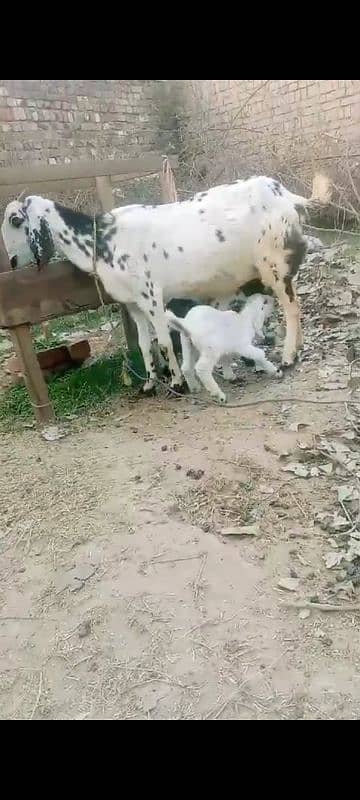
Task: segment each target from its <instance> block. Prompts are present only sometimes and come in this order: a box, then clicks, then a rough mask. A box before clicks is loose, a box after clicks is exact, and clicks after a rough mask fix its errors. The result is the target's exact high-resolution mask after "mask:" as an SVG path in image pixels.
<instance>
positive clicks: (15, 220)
mask: <svg viewBox="0 0 360 800" xmlns="http://www.w3.org/2000/svg"><path fill="white" fill-rule="evenodd" d="M9 222H10V225H12V226H13V228H20V225H22V224H23V222H24V217H23V216H20V215H19V214H11V215H10V217H9Z"/></svg>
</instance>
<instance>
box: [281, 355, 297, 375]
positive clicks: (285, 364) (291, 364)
mask: <svg viewBox="0 0 360 800" xmlns="http://www.w3.org/2000/svg"><path fill="white" fill-rule="evenodd" d="M296 361H297V356H296V358H294V360H293V361H283V362H282V364H281V369H282V370H283V371H284V372H286V371H287V372H289V370H291V369H294V367H295V363H296Z"/></svg>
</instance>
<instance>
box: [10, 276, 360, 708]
mask: <svg viewBox="0 0 360 800" xmlns="http://www.w3.org/2000/svg"><path fill="white" fill-rule="evenodd" d="M335 273H336V274H335ZM358 278H359V274H358V272H357V273H356V274H354V272H351V274H348V273H347V272H346V271H345V269H344V268H343V269H342V270H337V269H334V270H333V271H332V275H331V278H329V277H328V276H327V275H326V274H325V273H323V267H322V265H320V266H314V265H313V267H312V272H311V274H310V277H309V273H305V275H304V280H303V281H302V285H303V287H305V288H304V297H303V300H304V305H305V312H306V314H308V315H309V316H310V317H311V318H312V319H314V320H315V322H314V323H313V324H314V327H313V328H311V327H310V326H308V328H307V344H308V347H307V350H306V351H305V357H306V359H307V360H305V361H304V362H303V363H302V364H301V365H300V366H298V367H297V369H296V371H295V372H294V373H293V374H292V375H290V374H289V375H287V376H286V378H285V379H284V380H283V381H282V382H281V383H277V382H276V383H275V382H272V381H270V380H268V379H266V378H265V377H261V378H259V377H258V378H256V380H255V378H254V376H253V374H252V372H251V371H250V370H247V371H246V372H244V373H243V374H244V375H245V376H246V384H245V386H244V387H232V389H231V396H232V398H233V399H243V400H255V399H258V398H259V397H264V396H271V397H273V398H275V397H282V398H284V399H283V402H282V403H277V404H268V405H257V406H252V407H248V408H244V409H239V408H219V407H215V406H211V407H204V406H199V405H194V404H193V403H192V402H191V400H189V399H182V400H179V401H168V400H165V399H164V398H157V399H155V398H154V399H151V400H142V401H139V402H137V403H129V402H127V401H125V400H118V401H117V402H115V403H114V405H113V411H112V413H111V414H110V415H106V416H105V415H101V414H99V416H98V418H97V421H96V422H92V423H90V425H89V426H86V425H85V424H84V423H81V422H79V423H76V424H75V423H74V426H73V428H72V430H71V431H70V433H69V435H68V436H67V437H66V438H65V439H62V440H60V441H58V442H56V443H53V444H48V443H46V442H44V441H42V440H40V438H38V436H37V434H36V433H35V432H34V430H24V431H23V432H21V433H8V434H5V435H3V436H2V441H1V451H0V461H1V474H2V478H1V489H0V495H1V497H0V507H1V508H2V509H3V524H2V526H1V531H0V533H1V539H0V547H1V551H0V552H1V561H0V564H1V566H0V574H1V591H0V672H1V677H0V713H1V717H2V718H6V719H9V718H10V719H80V720H82V719H353V718H359V715H360V629H359V613H358V612H357V611H356V609H354V610H353V611H350V612H348V611H347V612H344V613H341V612H333V613H331V612H330V613H324V612H320V611H315V610H311V611H310V612H308V610H307V609H299V608H292V607H288V604H289V603H296V602H298V601H300V600H305V601H308V600H311V599H312V600H319V601H320V602H330V603H332V604H336V603H339V604H340V605H341V604H344V603H346V604H351V603H354V604H356V601H357V595H358V593H359V590H358V586H357V583H358V581H357V579H355V578H356V570H357V563H358V561H357V560H356V559H355V560H354V561H353V562H352V563H349V562H348V561H346V559H345V560H344V559H341V558H339V562H340V563H339V564H338V565H335V566H334V567H333V568H332V569H327V568H326V566H325V563H324V556H325V555H326V554H327V553H328V552H329V551H332V552H335V553H336V552H337V551H339V547H340V549H341V548H343V549H344V551H345V550H346V547H347V544H346V541H348V540H349V537H347V539H346V537H345V538H344V534H343V533H340V534H339V532H338V531H335V532H333V533H332V534H331V533H329V531H328V530H324V529H323V528H321V527H320V526H319V525H318V524H317V522H315V515H316V514H317V513H318V512H320V513H321V512H324V511H328V510H330V511H332V510H336V509H337V508H338V504H337V489H338V487H339V485H341V486H342V485H347V484H348V483H349V475H350V478H351V482H352V484H354V487H355V491H356V487H357V484H358V475H357V473H356V469H357V467H356V468H355V467H354V461H355V460H356V451H358V449H359V448H358V444H357V442H358V438H357V436H358V429H357V423H356V419H355V417H356V408H355V406H354V405H350V406H349V405H347V406H346V405H345V403H344V402H341V403H339V404H337V405H336V404H329V405H325V404H302V403H299V402H298V403H294V402H288V401H287V399H286V398H290V397H301V398H306V397H312V398H314V397H317V398H322V399H328V400H335V399H338V398H347V399H348V398H349V396H350V395H349V391H350V390H349V388H348V378H349V364H348V361H347V360H346V359H347V354H348V351H349V347H350V346H353V343H354V341H355V345H356V341H357V340H356V336H355V332H354V331H355V328H353V329H351V330H350V328H349V327H348V325H350V323H351V320H352V321H353V323H354V318H355V321H356V319H357V315H356V313H355V314H352V315H351V313H350V312H349V313H348V316H346V314H344V315H341V314H339V313H338V311H339V307H340V300H339V297H341V292H343V291H344V290H348V287H349V283H348V281H350V287H351V291H352V296H351V298H350V307H351V308H355V307H356V303H357V299H358V294H359V291H358V283H359V281H358ZM306 281H307V283H306ZM344 284H346V286H345V288H344ZM335 285H336V286H335ZM334 287H335V288H336V292H338V295H337V300H336V311H335V310H334V311H333V316H334V319H333V320H332V321H331V319H330V321H329V320H328V309H329V304H330V300H331V297H334V295H333V291H335V289H334ZM320 297H322V299H323V304H322V308H323V310H322V311H321V312H320V304H319V298H320ZM345 300H346V298H345ZM347 300H349V298H347ZM325 301H326V303H325ZM348 305H349V304H348ZM348 305H347V306H346V304H345V303H343V306H342V308H343V309H344V308H345V309H346V308H348ZM351 308H350V310H351ZM314 309H316V310H314ZM316 314H318V315H319V319H318V320H316V319H315V317H316ZM336 316H337V317H338V318H337V321H336V319H335V317H336ZM349 320H350V322H349ZM356 324H357V323H356ZM316 337H317V338H316ZM329 337H332V338H329ZM359 355H360V353H359ZM355 356H356V349H355V353H353V354H352V357H353V358H354V357H355ZM348 360H349V359H348ZM324 369H325V372H324ZM326 382H328V383H327V385H326ZM353 388H354V387H353ZM355 389H356V387H355ZM352 399H353V400H354V395H352ZM355 399H356V398H355ZM296 423H306V427H304V428H302V426H300V428H299V430H298V431H297V430H294V428H296V427H297V425H296ZM344 431H345V432H346V433H347V435H348V436H350V439H348V440H347V439H345V441H347V445H345V452H347V451H346V448H347V446H348V447H349V452H350V451H351V457H352V459H353V461H352V462H351V463H352V467H351V469H350V467H349V466H346V467H344V466H340V465H339V462H338V461H337V460H336V459H337V453H338V451H335V456H334V455H332V456H329V457H328V455H327V450H326V449H325V451H324V449H323V448H324V441H328V440H329V437H330V436H331V435H332V436H337V437H338V441H342V442H344V439H343V438H342V436H343V433H344ZM320 434H321V435H322V436H323V437H324V440H322V443H320V445H318V443H319V439H317V438H316V435H320ZM351 437H352V438H351ZM299 442H300V448H299V447H298V444H299ZM316 443H317V444H316ZM306 447H308V448H313V449H312V450H310V451H309V450H306V449H304V448H306ZM317 447H319V448H320V449H322V451H323V453H325V455H323V456H322V457H321V454H320V455H319V452H318V450H317V449H316V448H317ZM285 452H286V453H288V454H289V455H287V456H284V455H282V458H279V456H280V455H281V454H284V453H285ZM304 453H305V454H307V455H306V459H305V463H308V461H307V459H308V458H309V459H310V462H309V463H311V465H313V464H316V465H319V464H320V467H321V465H324V464H325V465H326V464H327V465H331V466H329V467H328V470H327V471H326V469H325V471H324V470H323V471H322V470H321V469H320V467H319V466H318V467H317V469H315V472H314V474H313V475H309V476H308V477H306V478H305V477H297V476H296V475H295V474H294V473H292V472H286V471H284V466H285V467H286V465H287V464H288V463H289V462H290V464H291V463H292V462H299V461H303V460H304V459H303V457H304ZM354 454H355V455H354ZM349 458H350V457H349ZM349 463H350V461H349ZM188 470H191V472H190V474H189V475H187V472H188ZM201 470H203V475H201V472H200V471H201ZM359 474H360V473H359ZM340 511H342V509H341V508H340ZM345 511H346V513H347V514H348V515H349V517H350V519H351V520H352V521H354V520H357V516H356V508H355V510H354V507H353V506H352V505H348V506H346V505H345ZM249 524H251V525H254V526H255V532H256V533H257V535H256V536H254V537H250V536H248V537H244V536H236V537H235V536H224V535H222V534H221V532H220V531H221V530H222V529H224V528H226V527H228V526H239V525H249ZM323 527H325V526H323ZM351 527H352V528H353V529H354V527H355V528H356V521H355V522H354V524H352V525H351ZM355 533H356V531H355ZM336 537H338V539H336ZM351 576H353V580H352V581H351V580H350V579H351ZM354 576H355V577H354ZM289 579H290V583H289V584H287V585H289V587H291V588H293V589H294V591H292V592H290V591H287V590H286V589H282V588H279V586H278V584H279V582H280V584H281V582H282V581H284V580H285V581H288V580H289ZM338 590H339V591H338Z"/></svg>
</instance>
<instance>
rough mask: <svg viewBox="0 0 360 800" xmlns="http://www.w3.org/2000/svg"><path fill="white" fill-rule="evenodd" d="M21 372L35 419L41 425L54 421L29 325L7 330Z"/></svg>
mask: <svg viewBox="0 0 360 800" xmlns="http://www.w3.org/2000/svg"><path fill="white" fill-rule="evenodd" d="M9 331H10V334H11V338H12V340H13V343H14V346H15V350H16V354H17V356H18V359H19V362H20V367H21V371H22V373H23V375H24V380H25V383H26V387H27V390H28V392H29V395H30V399H31V402H32V406H33V409H34V414H35V416H36V419H37V421H38V422H39V423H41V424H42V425H45V424H47V423H49V422H53V421H54V411H53V408H52V405H51V403H50V400H49V394H48V389H47V385H46V383H45V380H44V376H43V374H42V370H41V367H40V364H39V362H38V359H37V355H36V353H35V350H34V347H33V342H32V335H31V328H30V325H17V326H16V328H9Z"/></svg>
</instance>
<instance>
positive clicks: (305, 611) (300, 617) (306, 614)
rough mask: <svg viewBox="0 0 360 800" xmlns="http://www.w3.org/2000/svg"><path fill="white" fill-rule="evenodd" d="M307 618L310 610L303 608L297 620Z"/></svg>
mask: <svg viewBox="0 0 360 800" xmlns="http://www.w3.org/2000/svg"><path fill="white" fill-rule="evenodd" d="M309 617H310V609H309V608H303V610H302V611H300V614H299V619H309Z"/></svg>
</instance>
